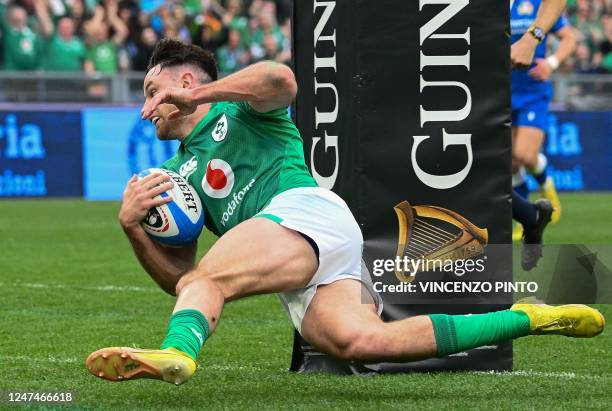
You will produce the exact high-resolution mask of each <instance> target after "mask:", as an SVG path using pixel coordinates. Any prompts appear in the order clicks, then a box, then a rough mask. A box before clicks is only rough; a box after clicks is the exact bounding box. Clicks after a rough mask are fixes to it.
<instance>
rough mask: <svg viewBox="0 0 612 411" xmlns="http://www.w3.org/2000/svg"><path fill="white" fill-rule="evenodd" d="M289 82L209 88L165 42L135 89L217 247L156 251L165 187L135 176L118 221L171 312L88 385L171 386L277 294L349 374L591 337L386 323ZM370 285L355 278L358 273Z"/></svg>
mask: <svg viewBox="0 0 612 411" xmlns="http://www.w3.org/2000/svg"><path fill="white" fill-rule="evenodd" d="M296 92H297V84H296V82H295V78H294V75H293V72H292V71H291V69H289V68H288V67H286V66H284V65H281V64H278V63H273V62H261V63H257V64H254V65H252V66H249V67H247V68H245V69H243V70H241V71H239V72H237V73H234V74H232V75H230V76H228V77H225V78H223V79H220V80H217V69H216V63H215V60H214V58H213V57H212V56H211V55H210V54H209V53H207V52H205V51H204V50H202V49H200V48H198V47H196V46H193V45H186V44H182V43H180V42H178V41H175V40H170V39H166V40H162V41H161V42H160V43H159V44H158V46H157V48H156V49H155V51H154V53H153V56H152V58H151V63H150V69H149V71H148V72H147V74H146V77H145V79H144V94H145V98H146V101H145V105H144V107H143V109H142V116H143V118H146V119H150V120H151V121H152V123H153V124H154V125H155V128H156V131H157V137H158V138H159V139H161V140H166V139H176V138H178V139H179V140H180V141H181V145H180V147H179V149H178V151H177V153H176V155H175V156H174V157H173V158H171V159H170V160H168V161H167V162H165V163H164V164H163V165H162V168H167V169H170V170H173V171H175V172H178V173H179V174H181V175H182V176H184V177H185V178H187V179H188V181H189V182H190V183H191V184H192V185H193V186H194V187H195V189H196V190H197V191H198V194H199V195H200V196H201V198H202V202H203V204H205V211H206V221H207V227H208V229H210V230H211V231H212V232H213V233H215V234H217V235H218V236H219V237H220V238H219V239H218V241H217V242H216V243H215V244H214V245H213V246H212V247H211V248H210V250H209V251H208V252H207V253H206V255H205V256H204V257H203V258H202V259H201V261H199V262H197V263H196V261H195V253H196V244H193V245H190V246H185V247H182V248H165V247H162V246H160V245H158V244H156V243H155V242H154V241H153V240H151V239H150V238H149V237H148V236H147V234H146V233H145V232H144V230H143V228H142V227H141V225H140V222H141V220H142V219H143V218H144V217H145V215H146V214H147V210H148V209H149V208H150V207H152V206H155V205H159V204H161V203H164V202H167V201H168V200H167V199H159V198H156V196H157V195H158V194H160V193H161V192H163V191H165V190H167V189H169V188H170V187H171V184H172V183H171V182H170V181H169V180H168V178H167V177H165V176H162V175H150V176H147V177H145V178H143V179H141V180H137V179H136V178H132V179H131V180H130V181H129V182H128V184H127V187H126V189H125V192H124V195H123V203H122V206H121V210H120V214H119V220H120V223H121V225H122V227H123V229H124V231H125V233H126V235H127V237H128V238H129V240H130V242H131V245H132V247H133V249H134V252H135V254H136V256H137V257H138V259H139V260H140V262H141V264H142V266H143V267H144V269H145V270H146V271H147V272H148V273H149V274H150V275H151V277H152V278H153V279H154V280H155V281H156V282H157V283H158V284H159V285H160V286H161V288H163V289H164V290H166V291H167V292H169V293H171V294H176V296H177V300H176V306H175V308H174V312H173V314H172V316H171V318H170V321H169V326H168V330H167V334H166V336H165V338H164V340H163V342H162V343H161V347H160V349H150V350H147V349H135V348H127V347H110V348H103V349H100V350H98V351H96V352H93V353H92V354H90V355H89V357H88V358H87V360H86V365H87V367H88V369H89V370H90V372H91V373H93V374H94V375H96V376H99V377H101V378H104V379H107V380H111V381H122V380H129V379H133V378H156V379H160V380H163V381H167V382H170V383H173V384H181V383H183V382H185V381H187V380H188V379H189V378H190V377H191V376H192V375H193V373H194V372H195V369H196V360H197V357H198V353H199V352H200V349H201V347H202V345H203V344H204V342H205V341H206V339H208V338H209V337H210V336H211V335H212V333H213V332H214V331H215V329H216V328H217V326H218V325H219V320H220V318H221V312H222V310H223V306H224V305H225V304H226V303H228V302H231V301H233V300H237V299H240V298H243V297H246V296H250V295H254V294H264V293H278V294H279V296H280V299H281V301H282V303H283V305H284V306H285V308H286V310H287V312H288V314H289V317H290V319H291V321H292V323H293V326H294V327H295V328H296V329H297V330H298V331H299V332H300V333H301V335H302V336H303V337H304V338H305V339H306V340H307V341H309V342H310V343H311V344H312V345H314V346H315V347H316V348H317V349H319V350H320V351H322V352H325V353H328V354H330V355H332V356H334V357H336V358H340V359H343V360H348V361H358V362H376V361H402V362H403V361H413V360H420V359H424V358H429V357H434V356H445V355H449V354H453V353H457V352H461V351H464V350H467V349H471V348H474V347H478V346H482V345H488V344H495V343H498V342H500V341H505V340H508V339H513V338H518V337H522V336H526V335H531V334H562V335H567V336H572V337H593V336H596V335H598V334H599V333H601V332H602V330H603V328H604V318H603V316H602V315H601V313H600V312H599V311H597V310H595V309H592V308H590V307H587V306H584V305H572V306H559V307H552V306H547V305H535V304H515V305H514V306H512V307H511V309H509V310H504V311H498V312H491V313H486V314H478V315H470V316H464V315H444V314H435V315H421V316H415V317H411V318H407V319H403V320H400V321H394V322H388V323H385V322H383V321H382V320H381V318H380V316H379V314H380V312H381V310H382V302H381V299H380V297H379V295H377V293H376V292H374V290H373V289H372V287H371V283H369V275H368V274H367V270H365V269H364V267H363V266H362V247H363V238H362V235H361V231H360V229H359V225H358V224H357V222H356V221H355V219H354V217H353V215H352V214H351V212H350V210H349V209H348V207H347V206H346V204H345V203H344V201H342V199H340V197H338V196H337V195H336V194H334V193H333V192H331V191H329V190H326V189H323V188H320V187H317V183H316V181H315V180H314V179H313V178H312V177H311V175H310V174H309V172H308V169H307V167H306V164H305V161H304V157H303V147H302V139H301V137H300V134H299V132H298V130H297V129H296V127H295V125H294V124H293V122H292V121H291V119H290V118H289V116H288V114H287V106H288V105H289V104H290V103H291V101H292V100H293V99H294V97H295V95H296ZM364 271H365V274H362V273H364Z"/></svg>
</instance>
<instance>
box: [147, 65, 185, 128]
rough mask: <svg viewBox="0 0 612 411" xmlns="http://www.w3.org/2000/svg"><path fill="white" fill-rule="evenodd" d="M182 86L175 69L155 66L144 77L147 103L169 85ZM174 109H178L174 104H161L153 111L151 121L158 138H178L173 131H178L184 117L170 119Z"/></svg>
mask: <svg viewBox="0 0 612 411" xmlns="http://www.w3.org/2000/svg"><path fill="white" fill-rule="evenodd" d="M180 86H181V84H180V82H179V80H178V76H176V73H174V72H173V70H168V69H164V70H160V68H159V66H155V67H153V68H152V69H151V70H149V72H148V73H147V75H146V77H145V79H144V85H143V87H144V96H145V103H146V102H148V101H149V100H150V99H152V98H153V96H155V94H157V93H159V92H160V91H162V90H164V89H166V88H168V87H180ZM174 110H176V106H175V105H173V104H160V105H159V106H157V108H156V109H155V110H154V111H153V115H152V116H151V123H153V125H154V126H155V131H156V134H157V138H159V139H160V140H172V139H176V138H177V136H176V135H175V134H173V133H172V132H173V131H174V132H176V130H178V129H179V128H178V125H179V123H180V122H181V121H182V119H183V117H179V118H177V119H174V120H169V119H168V114H170V113H172V112H173V111H174Z"/></svg>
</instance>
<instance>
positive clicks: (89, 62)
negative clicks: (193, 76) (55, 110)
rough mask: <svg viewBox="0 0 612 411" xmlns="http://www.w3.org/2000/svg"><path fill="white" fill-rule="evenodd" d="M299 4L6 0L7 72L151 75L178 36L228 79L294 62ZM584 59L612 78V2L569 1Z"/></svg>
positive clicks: (582, 69)
mask: <svg viewBox="0 0 612 411" xmlns="http://www.w3.org/2000/svg"><path fill="white" fill-rule="evenodd" d="M291 2H292V0H185V1H178V0H0V33H1V36H2V41H1V42H0V47H1V53H0V58H1V59H2V62H1V67H2V68H4V69H5V70H40V69H43V70H49V71H78V70H85V71H86V72H89V73H92V72H102V73H116V72H118V71H130V70H131V71H143V70H145V69H146V67H147V64H148V61H149V57H150V56H151V53H152V51H153V48H154V47H155V44H156V43H157V41H158V40H159V39H161V38H163V37H173V38H177V39H180V40H182V41H185V42H191V43H194V44H197V45H199V46H202V47H203V48H205V49H207V50H210V51H211V52H213V53H215V55H216V56H217V58H218V61H219V69H220V71H221V72H222V73H224V74H227V73H231V72H233V71H236V70H238V69H240V68H242V67H244V66H246V65H248V64H250V63H253V62H256V61H259V60H263V59H271V60H276V61H279V62H283V63H289V62H290V60H291V25H290V13H291ZM567 11H568V16H569V20H570V22H571V24H572V26H573V27H574V28H575V30H576V34H577V38H578V45H577V49H576V53H575V54H574V56H573V57H572V58H570V59H569V61H567V62H566V64H564V66H563V68H562V69H563V70H564V71H565V72H577V73H612V0H568V9H567Z"/></svg>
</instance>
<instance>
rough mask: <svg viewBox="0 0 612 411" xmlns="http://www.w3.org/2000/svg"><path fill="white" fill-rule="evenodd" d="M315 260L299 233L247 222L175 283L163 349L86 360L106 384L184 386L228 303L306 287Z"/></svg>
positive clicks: (115, 350)
mask: <svg viewBox="0 0 612 411" xmlns="http://www.w3.org/2000/svg"><path fill="white" fill-rule="evenodd" d="M316 269H317V256H316V255H315V252H314V250H313V248H312V247H311V245H310V244H309V243H308V242H307V241H306V240H305V239H304V237H302V236H301V235H300V234H298V233H297V232H295V231H293V230H289V229H287V228H285V227H283V226H281V225H279V224H277V223H275V222H273V221H271V220H268V219H266V218H252V219H250V220H247V221H245V222H243V223H241V224H239V225H238V226H236V227H234V228H233V229H232V230H230V231H228V232H227V233H226V234H225V235H224V236H223V237H221V238H220V239H219V240H218V241H217V242H216V243H215V245H213V247H212V248H211V249H210V250H209V252H208V253H207V254H206V255H205V256H204V258H203V259H202V261H201V262H200V264H199V265H198V266H197V267H196V268H195V269H194V270H193V271H191V272H190V273H188V274H186V275H185V276H184V277H183V278H181V280H180V281H179V283H178V284H177V295H178V298H177V302H176V305H175V309H174V312H173V315H172V317H171V319H170V323H169V326H168V332H167V335H166V338H165V339H164V341H163V343H162V346H161V350H135V349H130V348H121V347H112V348H105V349H102V350H98V351H96V352H94V353H92V354H91V355H90V356H89V357H88V359H87V366H88V368H89V370H90V371H91V372H92V373H93V374H95V375H97V376H99V377H102V378H105V379H108V380H113V381H116V380H125V379H131V378H157V379H163V380H165V381H169V382H173V383H182V382H184V381H186V380H187V379H188V378H189V377H190V376H191V375H192V374H193V372H194V371H195V360H196V358H197V356H198V353H199V351H200V349H201V347H202V345H203V344H204V342H205V341H206V339H207V338H208V337H209V336H210V335H211V334H212V332H213V331H214V329H215V328H216V326H217V324H218V322H219V318H220V316H221V311H222V309H223V305H224V303H225V302H226V301H232V300H235V299H237V298H241V297H245V296H248V295H254V294H263V293H273V292H281V291H287V290H294V289H297V288H302V287H304V286H305V285H306V284H307V283H308V282H309V281H310V279H311V278H312V276H313V274H314V273H315V271H316Z"/></svg>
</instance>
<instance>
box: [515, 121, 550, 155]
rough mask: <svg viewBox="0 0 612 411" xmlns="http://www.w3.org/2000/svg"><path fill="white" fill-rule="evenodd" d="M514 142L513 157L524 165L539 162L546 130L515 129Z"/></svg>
mask: <svg viewBox="0 0 612 411" xmlns="http://www.w3.org/2000/svg"><path fill="white" fill-rule="evenodd" d="M514 128H515V129H516V132H515V133H513V135H514V141H513V145H512V154H513V157H514V158H516V159H517V160H518V161H520V162H522V163H525V162H527V163H532V162H534V161H537V156H538V153H539V152H540V150H541V148H542V143H543V142H544V137H545V135H544V130H542V129H540V128H536V127H527V126H518V127H514Z"/></svg>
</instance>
